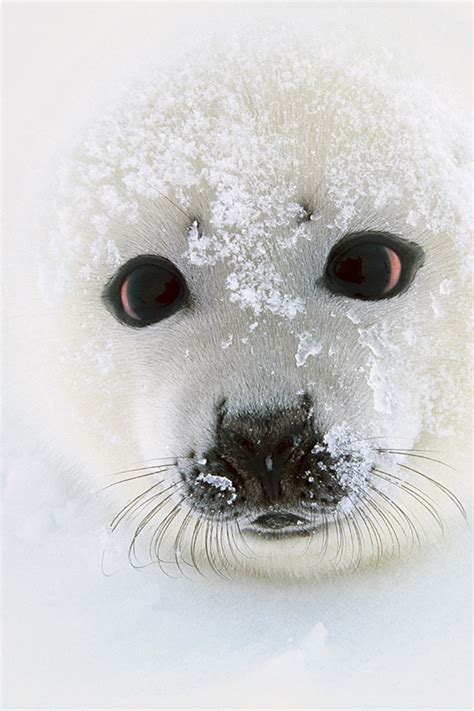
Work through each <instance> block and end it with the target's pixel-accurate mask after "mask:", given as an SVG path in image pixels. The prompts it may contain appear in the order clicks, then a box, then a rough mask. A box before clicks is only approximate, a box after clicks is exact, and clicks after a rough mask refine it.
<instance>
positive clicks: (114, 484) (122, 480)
mask: <svg viewBox="0 0 474 711" xmlns="http://www.w3.org/2000/svg"><path fill="white" fill-rule="evenodd" d="M169 469H170V467H161V468H160V469H155V470H154V471H151V472H147V473H146V474H138V475H137V476H129V477H127V478H126V479H121V480H120V481H114V482H112V484H107V486H104V487H102V489H99V491H98V493H101V492H102V491H106V490H107V489H111V488H112V487H113V486H119V484H125V483H126V482H127V481H136V480H137V479H144V478H145V477H148V476H154V475H155V474H161V473H162V472H166V471H168V470H169Z"/></svg>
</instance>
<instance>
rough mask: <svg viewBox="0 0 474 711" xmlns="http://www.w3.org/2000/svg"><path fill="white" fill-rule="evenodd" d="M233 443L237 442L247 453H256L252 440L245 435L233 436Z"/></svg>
mask: <svg viewBox="0 0 474 711" xmlns="http://www.w3.org/2000/svg"><path fill="white" fill-rule="evenodd" d="M234 441H235V444H237V445H238V446H239V447H240V449H244V450H245V451H246V452H248V453H249V454H256V452H257V449H256V447H255V444H254V443H253V442H252V440H250V439H248V438H247V437H241V436H239V437H236V438H235V440H234Z"/></svg>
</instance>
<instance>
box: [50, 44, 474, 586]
mask: <svg viewBox="0 0 474 711" xmlns="http://www.w3.org/2000/svg"><path fill="white" fill-rule="evenodd" d="M250 69H251V71H250ZM441 125H442V124H441V123H440V124H438V123H433V121H432V119H431V118H430V116H429V115H428V116H427V114H426V113H423V112H422V111H421V110H420V109H419V108H417V106H416V103H413V102H412V97H411V96H410V94H409V92H406V91H403V92H402V90H401V89H398V88H397V87H396V86H390V85H387V84H386V83H384V82H383V81H382V80H380V79H377V80H376V79H374V78H373V77H370V76H369V75H367V74H365V73H364V72H363V71H359V72H356V71H352V70H349V69H344V68H341V67H339V66H337V63H336V62H335V61H332V62H331V61H329V60H327V59H326V60H324V61H323V60H321V59H319V58H318V57H317V56H312V57H309V56H305V57H304V58H302V57H301V56H300V55H299V54H298V53H294V54H292V53H286V54H285V57H284V59H282V58H281V57H280V58H279V59H278V58H276V57H272V58H271V59H268V58H262V57H257V58H256V59H255V63H254V64H252V62H250V60H249V59H238V58H234V59H227V60H226V62H218V63H216V64H215V65H214V66H203V67H200V68H198V69H194V70H193V71H192V72H191V71H188V70H187V69H185V70H182V71H180V72H179V73H176V74H175V75H173V77H172V78H170V79H168V80H166V79H165V80H162V81H161V82H160V84H159V86H158V87H157V85H155V84H154V83H153V82H152V81H150V82H148V83H146V84H144V85H143V86H142V87H140V88H139V89H138V90H136V91H135V92H133V93H132V95H131V97H130V98H129V100H128V101H126V102H125V104H124V106H123V107H122V108H121V110H120V111H118V112H116V113H114V114H111V115H110V116H108V117H107V118H106V119H104V120H103V121H102V122H100V123H99V125H98V126H97V127H96V128H94V130H93V131H91V133H90V135H89V136H88V137H87V139H86V141H85V142H84V143H83V144H82V145H81V147H80V149H79V150H78V151H77V153H76V156H75V158H74V160H73V161H72V163H71V165H70V168H69V173H70V175H69V176H68V177H67V179H66V180H65V182H64V186H63V189H62V196H61V200H60V208H59V210H58V215H59V223H58V225H57V227H56V229H55V233H54V234H53V239H52V248H53V250H54V252H55V265H54V266H55V268H56V269H57V278H56V280H55V281H53V280H52V278H51V273H50V272H47V271H46V270H45V269H44V270H43V282H44V285H45V286H46V291H47V292H48V294H49V296H50V297H51V296H52V299H51V310H50V312H49V313H50V314H51V315H52V325H51V326H50V328H52V329H53V330H54V332H55V333H56V334H60V336H58V338H57V340H56V341H55V346H56V348H57V349H58V350H59V357H58V360H57V361H56V363H57V369H56V372H55V374H54V378H53V377H52V376H51V378H49V379H48V382H49V383H52V382H53V381H54V382H55V383H57V387H55V386H54V385H52V384H49V385H48V396H49V398H50V402H51V403H53V407H52V408H51V412H50V413H49V417H50V418H51V419H52V422H53V423H54V425H53V426H54V429H55V431H56V432H57V433H58V434H60V437H61V439H62V440H63V441H64V443H65V446H66V448H67V449H68V451H69V452H70V454H71V458H72V460H73V463H74V464H75V466H76V467H77V468H78V469H79V470H80V471H81V472H84V473H85V474H86V475H88V476H89V477H93V478H94V479H95V481H96V482H97V483H99V482H100V481H101V480H100V479H99V477H100V476H101V475H103V474H106V473H110V474H112V473H114V475H115V478H113V479H112V485H111V486H110V488H109V490H110V491H112V492H114V493H116V495H117V497H118V499H119V500H120V507H119V513H118V514H117V515H116V516H115V518H114V519H113V522H112V528H113V529H115V528H116V527H117V526H118V525H119V524H122V523H124V522H125V521H131V522H132V530H131V535H132V539H133V540H132V545H131V549H130V552H131V555H133V556H137V558H139V557H140V554H139V547H140V543H141V542H144V543H146V545H147V546H149V550H150V552H151V554H152V557H156V558H157V559H158V560H159V561H160V562H161V564H162V565H163V567H166V565H167V563H170V565H172V566H174V565H176V566H178V567H179V568H181V569H182V570H184V571H186V570H188V569H191V568H192V567H197V568H198V569H200V570H202V569H204V568H205V567H206V566H207V567H209V565H210V567H211V568H213V569H214V570H215V571H216V572H218V573H225V572H226V571H230V570H250V571H254V572H258V573H268V574H279V575H298V576H300V575H307V574H319V573H321V572H324V571H327V570H334V569H342V568H348V567H354V566H356V565H358V564H359V563H361V562H367V561H369V560H376V561H378V560H380V559H381V558H382V557H383V556H384V555H388V554H392V553H397V552H399V551H401V550H405V549H407V548H411V547H413V546H414V545H416V544H418V543H419V542H420V541H421V540H422V539H423V537H424V536H425V535H427V536H428V537H429V536H430V535H431V533H430V530H431V529H433V528H437V527H438V528H444V526H445V523H444V522H445V513H446V511H447V514H446V516H447V518H449V515H450V514H452V513H453V512H455V511H456V512H458V513H459V504H458V502H457V501H456V500H455V499H454V497H453V495H452V494H451V493H450V491H449V490H448V489H447V488H446V486H445V483H443V484H442V485H440V484H439V483H436V482H435V481H434V479H433V478H432V477H430V478H429V479H428V478H427V477H428V474H427V473H426V470H425V471H424V472H420V471H419V470H420V469H421V467H420V466H419V462H420V461H421V460H420V459H419V458H420V457H427V456H429V455H427V454H426V453H425V454H423V453H421V452H419V451H418V453H417V451H415V448H417V450H418V448H419V447H417V443H419V442H420V441H421V440H422V438H423V437H426V436H427V435H428V433H429V432H431V433H437V432H438V431H439V429H440V428H441V427H443V426H446V425H445V423H443V419H442V417H441V415H442V414H443V412H442V411H443V409H444V410H446V409H447V410H449V409H450V408H451V407H452V404H453V403H454V402H455V401H456V395H455V393H454V397H453V396H452V395H453V394H452V393H451V397H452V400H451V402H450V403H448V402H447V399H446V398H449V396H450V393H449V392H448V388H447V387H446V385H445V383H446V381H447V380H448V379H449V378H450V377H451V376H450V373H451V366H450V362H449V359H450V357H451V352H452V342H450V341H449V338H451V337H449V338H447V336H446V329H449V328H450V326H449V324H450V323H452V322H453V313H454V312H455V310H456V308H458V304H456V303H455V300H454V299H453V292H455V291H456V284H457V282H458V280H459V274H458V272H459V267H458V262H459V254H460V253H461V254H462V247H461V246H460V240H461V237H462V236H463V234H464V232H463V231H464V224H463V217H462V215H463V213H462V208H463V198H462V196H461V195H460V193H459V181H457V180H456V178H457V177H458V174H459V173H460V171H461V168H460V161H461V153H460V149H459V146H458V145H457V144H456V138H455V137H453V136H452V135H451V136H449V137H446V136H444V135H443V134H442V132H441V130H440V126H441ZM450 171H451V172H450ZM456 171H457V173H456ZM45 275H47V276H45ZM451 328H452V326H451ZM58 376H59V377H58ZM440 394H441V404H440V399H439V397H438V396H439V395H440ZM53 410H54V411H53ZM58 414H59V417H58ZM414 457H417V459H415V458H414ZM424 461H425V462H427V461H428V460H424ZM117 472H118V474H117ZM121 472H122V473H121ZM443 511H444V513H443Z"/></svg>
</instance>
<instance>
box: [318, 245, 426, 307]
mask: <svg viewBox="0 0 474 711" xmlns="http://www.w3.org/2000/svg"><path fill="white" fill-rule="evenodd" d="M422 262H423V251H422V249H421V247H419V246H418V245H417V244H414V243H413V242H407V241H406V240H402V239H400V238H399V237H395V235H391V234H389V233H386V232H358V233H354V234H351V235H348V236H347V237H344V239H342V240H341V241H340V242H339V243H338V244H337V245H336V246H335V247H334V248H333V249H332V250H331V253H330V254H329V258H328V262H327V266H326V277H325V279H326V285H327V286H328V288H329V289H330V290H331V291H333V292H334V293H337V294H343V295H345V296H350V297H351V298H353V299H366V300H376V299H388V298H390V297H392V296H396V295H397V294H400V293H401V292H402V291H405V290H406V289H407V288H408V286H409V285H410V283H411V282H412V280H413V277H414V276H415V273H416V270H417V269H418V267H419V266H421V264H422Z"/></svg>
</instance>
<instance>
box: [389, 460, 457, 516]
mask: <svg viewBox="0 0 474 711" xmlns="http://www.w3.org/2000/svg"><path fill="white" fill-rule="evenodd" d="M400 466H401V467H403V469H408V470H409V471H411V472H413V473H414V474H418V475H419V476H421V477H422V478H423V479H426V480H427V481H429V482H431V484H433V485H434V486H436V487H437V488H438V489H440V491H442V492H443V493H444V494H446V496H447V497H448V498H449V499H450V501H451V502H452V503H453V504H454V506H456V508H457V509H458V511H459V513H460V514H461V516H462V517H463V519H464V520H465V521H466V523H467V513H466V509H465V508H464V506H463V505H462V503H461V501H460V500H459V499H458V497H457V496H456V495H455V494H454V493H453V492H452V491H451V490H450V489H448V488H447V487H446V486H444V485H443V484H440V482H439V481H436V479H433V478H432V477H430V476H428V474H424V473H423V472H420V471H419V470H418V469H414V468H413V467H409V466H408V465H407V464H400Z"/></svg>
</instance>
